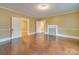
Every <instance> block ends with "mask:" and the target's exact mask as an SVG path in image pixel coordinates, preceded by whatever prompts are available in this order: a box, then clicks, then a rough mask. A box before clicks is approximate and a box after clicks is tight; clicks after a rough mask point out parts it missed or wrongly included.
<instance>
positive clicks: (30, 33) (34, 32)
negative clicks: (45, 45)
mask: <svg viewBox="0 0 79 59" xmlns="http://www.w3.org/2000/svg"><path fill="white" fill-rule="evenodd" d="M34 34H36V32H32V33H28V35H34Z"/></svg>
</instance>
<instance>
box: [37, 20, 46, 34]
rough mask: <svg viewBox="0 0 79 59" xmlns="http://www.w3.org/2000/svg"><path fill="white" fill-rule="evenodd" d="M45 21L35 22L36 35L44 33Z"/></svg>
mask: <svg viewBox="0 0 79 59" xmlns="http://www.w3.org/2000/svg"><path fill="white" fill-rule="evenodd" d="M45 28H46V27H45V20H40V21H37V22H36V33H45V31H46V30H45Z"/></svg>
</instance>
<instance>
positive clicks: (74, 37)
mask: <svg viewBox="0 0 79 59" xmlns="http://www.w3.org/2000/svg"><path fill="white" fill-rule="evenodd" d="M45 34H46V35H52V34H49V33H48V32H46V33H45ZM54 36H60V37H66V38H72V39H79V37H77V36H71V35H64V34H56V35H54Z"/></svg>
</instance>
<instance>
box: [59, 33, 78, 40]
mask: <svg viewBox="0 0 79 59" xmlns="http://www.w3.org/2000/svg"><path fill="white" fill-rule="evenodd" d="M57 36H61V37H67V38H72V39H79V37H77V36H71V35H63V34H57Z"/></svg>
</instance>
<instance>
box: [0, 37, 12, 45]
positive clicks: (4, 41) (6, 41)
mask: <svg viewBox="0 0 79 59" xmlns="http://www.w3.org/2000/svg"><path fill="white" fill-rule="evenodd" d="M10 40H11V39H10V38H3V39H0V45H3V44H6V43H8V42H10Z"/></svg>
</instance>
